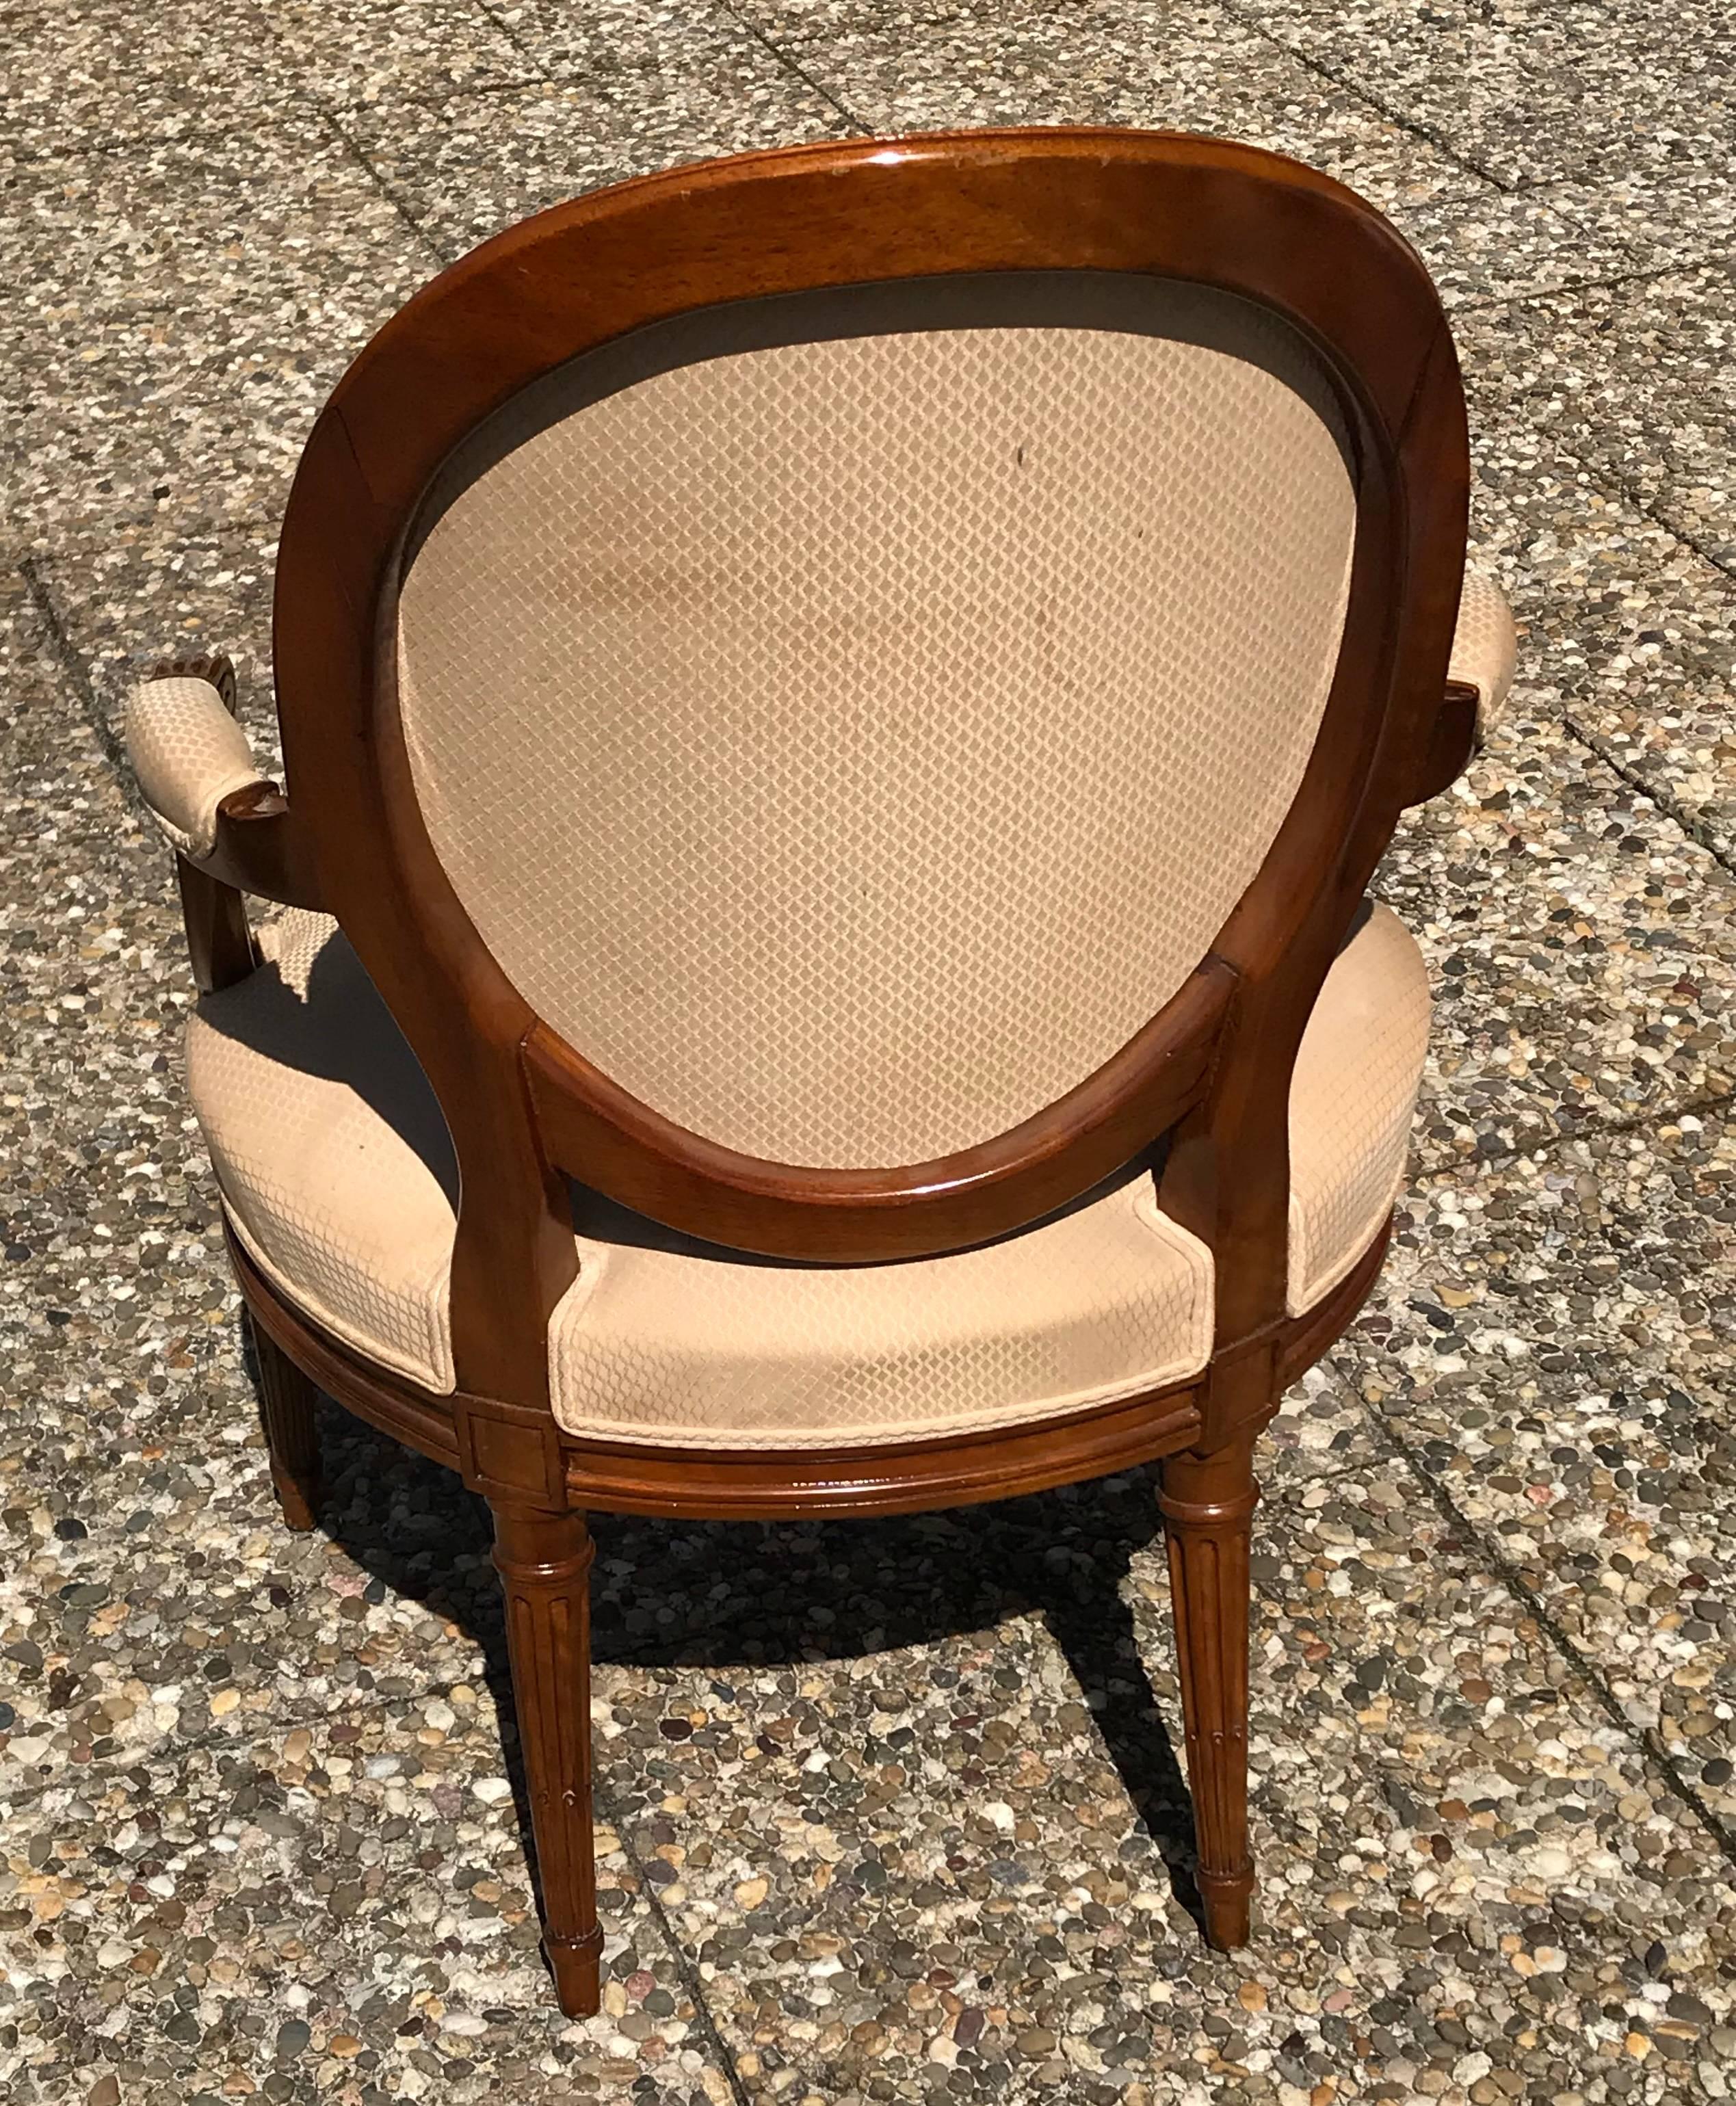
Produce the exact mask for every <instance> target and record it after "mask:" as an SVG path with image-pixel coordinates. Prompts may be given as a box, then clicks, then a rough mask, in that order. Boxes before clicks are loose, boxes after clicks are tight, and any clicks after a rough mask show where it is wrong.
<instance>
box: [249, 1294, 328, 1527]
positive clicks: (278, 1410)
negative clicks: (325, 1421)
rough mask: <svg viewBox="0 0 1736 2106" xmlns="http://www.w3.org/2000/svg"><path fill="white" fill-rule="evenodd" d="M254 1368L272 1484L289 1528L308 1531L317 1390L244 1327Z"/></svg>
mask: <svg viewBox="0 0 1736 2106" xmlns="http://www.w3.org/2000/svg"><path fill="white" fill-rule="evenodd" d="M249 1329H251V1331H252V1333H253V1352H254V1355H255V1357H256V1359H257V1360H258V1364H259V1420H260V1424H261V1426H262V1428H263V1430H264V1433H265V1445H266V1447H267V1450H268V1452H269V1453H270V1455H271V1482H272V1484H273V1485H275V1486H276V1490H277V1501H278V1504H279V1505H280V1507H281V1508H283V1517H284V1520H285V1522H286V1523H287V1524H288V1525H289V1527H291V1528H293V1529H294V1530H297V1531H298V1532H303V1531H305V1530H308V1529H311V1528H312V1526H314V1523H315V1520H316V1515H317V1512H318V1508H319V1503H320V1434H319V1424H318V1420H317V1418H316V1410H317V1407H318V1404H319V1396H320V1392H319V1391H318V1390H317V1389H316V1387H315V1386H314V1384H313V1383H312V1382H310V1381H309V1380H308V1379H307V1376H306V1375H305V1374H304V1373H303V1372H302V1370H301V1369H300V1368H299V1367H298V1365H297V1364H296V1363H295V1362H294V1360H292V1359H291V1358H290V1356H289V1354H287V1353H286V1352H285V1351H284V1349H283V1348H282V1346H280V1345H279V1344H278V1342H277V1341H276V1339H275V1338H273V1337H272V1336H271V1333H270V1332H269V1331H267V1330H266V1329H265V1328H264V1327H263V1326H262V1324H258V1323H255V1324H252V1325H250V1326H249Z"/></svg>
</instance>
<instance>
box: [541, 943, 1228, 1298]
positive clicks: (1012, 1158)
mask: <svg viewBox="0 0 1736 2106" xmlns="http://www.w3.org/2000/svg"><path fill="white" fill-rule="evenodd" d="M1235 994H1236V973H1235V971H1234V970H1233V969H1232V968H1231V966H1227V965H1226V964H1225V963H1224V962H1223V961H1222V959H1221V958H1213V957H1208V958H1205V959H1204V960H1202V961H1201V962H1200V966H1199V967H1198V969H1197V970H1195V972H1193V973H1192V974H1191V975H1189V977H1188V978H1187V979H1186V981H1184V982H1183V984H1182V987H1181V988H1180V990H1179V991H1178V993H1177V994H1176V995H1175V996H1174V997H1173V999H1172V1000H1171V1001H1169V1002H1167V1003H1166V1004H1165V1005H1164V1008H1163V1009H1162V1010H1160V1012H1159V1014H1158V1015H1156V1016H1155V1018H1153V1019H1152V1020H1151V1023H1150V1024H1147V1025H1146V1028H1144V1030H1142V1032H1140V1033H1138V1035H1137V1037H1134V1038H1133V1039H1132V1040H1131V1041H1130V1042H1128V1045H1126V1046H1124V1047H1123V1049H1122V1051H1120V1052H1119V1053H1118V1054H1117V1055H1115V1059H1114V1060H1110V1061H1109V1062H1108V1063H1107V1064H1106V1065H1105V1066H1103V1067H1101V1068H1100V1069H1098V1070H1097V1073H1095V1074H1094V1075H1092V1076H1089V1077H1088V1078H1087V1079H1086V1080H1085V1081H1084V1082H1081V1083H1080V1085H1079V1087H1078V1088H1077V1089H1075V1090H1073V1091H1070V1092H1069V1094H1068V1095H1067V1096H1065V1097H1063V1098H1061V1100H1060V1101H1059V1102H1058V1103H1056V1104H1053V1105H1050V1106H1048V1108H1047V1109H1046V1110H1044V1111H1041V1112H1039V1113H1037V1114H1036V1116H1035V1117H1034V1118H1029V1119H1026V1120H1025V1122H1024V1123H1023V1124H1022V1125H1020V1126H1016V1127H1013V1128H1012V1131H1010V1132H1007V1133H1003V1134H1002V1135H1001V1136H998V1139H996V1140H989V1141H985V1142H984V1143H983V1144H982V1145H980V1147H976V1148H968V1149H961V1150H960V1151H959V1153H958V1154H956V1155H947V1156H941V1157H939V1158H936V1159H935V1160H934V1161H933V1162H930V1163H911V1164H908V1165H907V1166H906V1167H904V1168H903V1169H899V1170H814V1169H805V1168H802V1167H800V1166H797V1165H795V1164H791V1163H765V1162H762V1161H760V1160H759V1159H758V1158H756V1157H753V1156H750V1155H741V1154H737V1152H736V1151H735V1150H734V1149H729V1148H722V1147H720V1146H719V1145H717V1143H716V1142H715V1141H711V1140H705V1139H703V1138H702V1136H699V1135H698V1134H692V1133H687V1132H684V1131H683V1130H682V1129H681V1128H680V1127H677V1126H675V1125H674V1124H672V1123H671V1121H669V1120H668V1119H666V1118H661V1117H660V1116H659V1115H658V1114H657V1113H656V1112H653V1111H652V1110H651V1109H649V1108H648V1106H647V1105H643V1104H640V1103H639V1101H638V1100H636V1099H635V1098H633V1097H630V1096H628V1094H627V1092H626V1091H625V1090H623V1089H621V1088H620V1087H617V1085H616V1084H615V1083H613V1082H610V1081H609V1079H608V1077H607V1076H606V1075H603V1074H601V1073H599V1071H598V1070H597V1069H594V1068H593V1067H592V1066H591V1065H590V1063H589V1062H588V1061H585V1060H581V1058H580V1056H579V1055H577V1054H576V1053H575V1052H574V1051H573V1050H572V1047H571V1046H568V1045H567V1043H566V1042H565V1041H564V1040H563V1039H561V1038H558V1037H556V1035H555V1034H554V1033H553V1032H552V1031H550V1029H549V1028H548V1027H547V1026H546V1025H545V1024H535V1025H533V1026H532V1029H531V1032H530V1033H529V1036H528V1037H527V1038H526V1040H525V1046H524V1063H525V1073H526V1076H527V1080H528V1082H529V1086H530V1093H531V1102H532V1105H533V1107H534V1108H535V1111H536V1120H537V1125H538V1127H539V1130H540V1131H541V1134H542V1136H543V1137H544V1140H545V1145H547V1147H548V1149H549V1152H550V1154H551V1155H552V1156H553V1158H554V1160H555V1161H556V1162H557V1163H559V1164H561V1166H562V1167H563V1168H564V1169H565V1170H567V1172H569V1173H570V1174H571V1175H572V1176H583V1177H584V1178H585V1181H587V1182H588V1183H590V1184H593V1185H597V1186H599V1188H600V1189H602V1190H604V1191H607V1192H609V1193H611V1194H613V1196H614V1197H615V1198H617V1199H620V1200H621V1201H622V1203H624V1204H626V1205H628V1206H630V1207H633V1208H635V1209H636V1210H637V1211H638V1212H639V1213H642V1214H648V1215H649V1216H650V1217H651V1218H652V1219H653V1221H679V1222H680V1224H681V1226H683V1227H684V1228H685V1229H688V1230H690V1231H691V1232H692V1233H693V1234H699V1235H703V1236H704V1237H706V1238H707V1240H709V1241H710V1242H712V1243H727V1244H730V1245H732V1246H733V1248H736V1249H738V1250H751V1251H760V1252H765V1253H769V1255H771V1256H773V1257H801V1258H809V1259H816V1260H820V1261H824V1262H827V1263H830V1264H834V1265H846V1264H859V1263H862V1262H864V1261H870V1260H873V1259H877V1258H903V1257H930V1256H932V1255H933V1254H934V1253H935V1252H938V1251H949V1250H958V1249H959V1248H961V1247H962V1246H963V1245H965V1244H967V1243H985V1242H987V1241H988V1240H989V1238H990V1237H992V1236H998V1235H1004V1234H1006V1233H1007V1231H1008V1230H1012V1229H1018V1228H1023V1227H1024V1226H1026V1224H1027V1223H1029V1222H1030V1221H1035V1220H1037V1219H1038V1217H1040V1216H1041V1215H1043V1214H1046V1213H1047V1212H1050V1211H1051V1209H1052V1208H1056V1207H1059V1206H1062V1205H1065V1203H1066V1202H1067V1201H1068V1200H1070V1199H1076V1198H1077V1197H1078V1196H1079V1193H1080V1192H1081V1191H1083V1190H1088V1188H1089V1187H1090V1186H1092V1185H1095V1184H1096V1183H1097V1182H1098V1181H1099V1180H1100V1179H1101V1178H1104V1177H1106V1176H1109V1175H1110V1172H1113V1171H1116V1170H1119V1168H1120V1167H1121V1166H1122V1165H1123V1164H1124V1163H1127V1162H1128V1161H1130V1160H1131V1159H1132V1158H1133V1157H1134V1156H1136V1155H1137V1154H1139V1152H1140V1150H1141V1149H1143V1148H1145V1147H1146V1146H1147V1145H1149V1144H1150V1143H1151V1141H1153V1140H1155V1139H1156V1137H1157V1136H1159V1135H1160V1134H1162V1133H1166V1132H1167V1131H1169V1128H1170V1127H1173V1125H1174V1124H1175V1122H1176V1121H1177V1120H1178V1118H1181V1117H1182V1114H1183V1113H1186V1112H1187V1111H1189V1110H1191V1109H1192V1108H1193V1106H1194V1105H1196V1104H1197V1103H1199V1101H1200V1099H1201V1097H1202V1096H1204V1092H1205V1089H1206V1086H1207V1084H1208V1082H1209V1080H1210V1077H1211V1072H1212V1063H1213V1059H1214V1058H1215V1056H1216V1053H1217V1048H1218V1039H1219V1036H1220V1034H1221V1033H1222V1030H1223V1027H1224V1024H1225V1020H1226V1019H1227V1017H1228V1015H1229V1013H1230V1007H1231V1002H1232V1001H1233V1000H1234V997H1235Z"/></svg>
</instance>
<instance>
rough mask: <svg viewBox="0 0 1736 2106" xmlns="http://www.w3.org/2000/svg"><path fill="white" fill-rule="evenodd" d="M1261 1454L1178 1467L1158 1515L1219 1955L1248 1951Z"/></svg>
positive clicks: (1211, 1932) (1167, 1479) (1247, 1444)
mask: <svg viewBox="0 0 1736 2106" xmlns="http://www.w3.org/2000/svg"><path fill="white" fill-rule="evenodd" d="M1258 1496H1259V1495H1258V1492H1257V1490H1255V1487H1254V1446H1253V1439H1252V1436H1251V1435H1249V1434H1247V1433H1244V1434H1243V1435H1242V1436H1240V1438H1238V1439H1237V1440H1236V1441H1232V1442H1231V1443H1230V1445H1228V1446H1227V1447H1224V1448H1221V1449H1219V1450H1218V1451H1217V1452H1216V1454H1209V1455H1201V1454H1198V1453H1192V1454H1181V1455H1173V1456H1172V1457H1171V1458H1170V1459H1169V1461H1168V1462H1167V1463H1164V1471H1163V1490H1162V1491H1161V1492H1160V1494H1159V1495H1158V1506H1159V1508H1160V1511H1161V1512H1162V1514H1163V1517H1164V1536H1165V1538H1166V1539H1167V1542H1168V1545H1169V1584H1170V1593H1171V1597H1172V1599H1173V1603H1174V1613H1175V1642H1176V1652H1177V1655H1178V1659H1179V1662H1180V1665H1181V1671H1182V1729H1183V1732H1184V1734H1185V1736H1186V1742H1187V1782H1188V1788H1189V1790H1190V1791H1191V1793H1192V1795H1193V1802H1194V1833H1195V1842H1196V1845H1197V1849H1198V1854H1199V1863H1198V1865H1197V1866H1196V1868H1195V1874H1194V1877H1195V1882H1196V1884H1198V1887H1199V1889H1200V1904H1201V1907H1202V1909H1203V1911H1204V1917H1205V1934H1206V1937H1207V1938H1208V1939H1209V1941H1210V1942H1211V1943H1212V1944H1213V1945H1215V1946H1218V1947H1221V1948H1223V1949H1225V1950H1227V1949H1228V1948H1230V1947H1233V1946H1237V1945H1245V1944H1246V1943H1247V1942H1248V1917H1249V1902H1250V1899H1251V1898H1252V1896H1253V1893H1254V1861H1253V1859H1252V1858H1251V1857H1249V1853H1248V1607H1249V1599H1248V1596H1249V1588H1248V1554H1249V1553H1248V1541H1249V1526H1250V1524H1251V1522H1252V1520H1253V1516H1254V1502H1255V1500H1256V1499H1258Z"/></svg>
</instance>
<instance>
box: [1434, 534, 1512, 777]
mask: <svg viewBox="0 0 1736 2106" xmlns="http://www.w3.org/2000/svg"><path fill="white" fill-rule="evenodd" d="M1517 662H1518V637H1517V635H1516V634H1515V632H1514V626H1513V610H1512V608H1511V607H1509V606H1508V604H1507V596H1506V594H1505V593H1504V592H1503V591H1502V590H1501V589H1500V586H1499V585H1496V582H1495V580H1494V579H1493V578H1491V577H1486V576H1484V575H1483V572H1482V571H1466V572H1465V589H1464V590H1463V592H1462V593H1461V594H1460V598H1459V621H1458V625H1457V626H1456V628H1455V630H1454V631H1453V648H1452V658H1451V663H1450V664H1449V665H1448V666H1447V679H1449V680H1460V681H1462V682H1463V683H1465V686H1467V687H1470V688H1475V689H1476V690H1477V731H1478V737H1480V738H1487V736H1488V734H1489V733H1490V731H1491V730H1492V728H1493V727H1494V726H1495V725H1496V724H1499V723H1500V719H1501V717H1502V715H1504V714H1505V708H1506V701H1507V692H1508V690H1509V688H1511V687H1512V685H1513V675H1514V668H1515V666H1516V665H1517Z"/></svg>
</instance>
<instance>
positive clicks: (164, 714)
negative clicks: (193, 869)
mask: <svg viewBox="0 0 1736 2106" xmlns="http://www.w3.org/2000/svg"><path fill="white" fill-rule="evenodd" d="M123 737H124V738H125V741H126V747H127V758H128V760H129V761H130V762H131V763H132V772H133V773H134V774H135V775H136V776H137V777H138V784H139V788H140V789H141V791H143V793H144V797H145V802H146V804H149V805H150V809H151V810H152V812H153V813H155V815H156V818H157V821H158V823H159V825H160V826H161V827H162V829H163V831H164V833H165V834H167V835H168V837H169V839H170V840H172V841H173V843H174V845H175V846H176V847H177V849H180V851H181V853H182V854H183V855H187V856H192V857H194V858H198V857H200V856H207V855H209V854H210V853H211V849H212V845H213V842H214V841H215V840H216V839H217V808H218V805H219V804H222V801H223V800H224V798H226V797H227V795H229V794H230V792H231V791H232V790H244V789H245V788H246V787H247V786H248V784H249V782H258V781H259V779H260V774H259V767H258V763H257V762H256V761H255V760H254V759H253V754H252V753H251V751H249V747H248V743H247V736H246V734H245V733H244V732H243V730H242V729H241V727H240V725H239V724H237V723H236V720H235V719H234V718H233V717H232V716H231V715H230V714H229V712H228V710H226V709H225V708H224V706H223V698H222V696H221V695H220V694H218V692H217V690H216V688H213V686H212V685H211V683H210V682H209V680H199V679H181V678H176V679H161V680H141V682H140V683H139V684H138V685H137V687H136V688H134V689H133V690H132V693H131V694H130V695H129V696H128V698H127V710H126V717H125V721H124V724H123Z"/></svg>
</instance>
